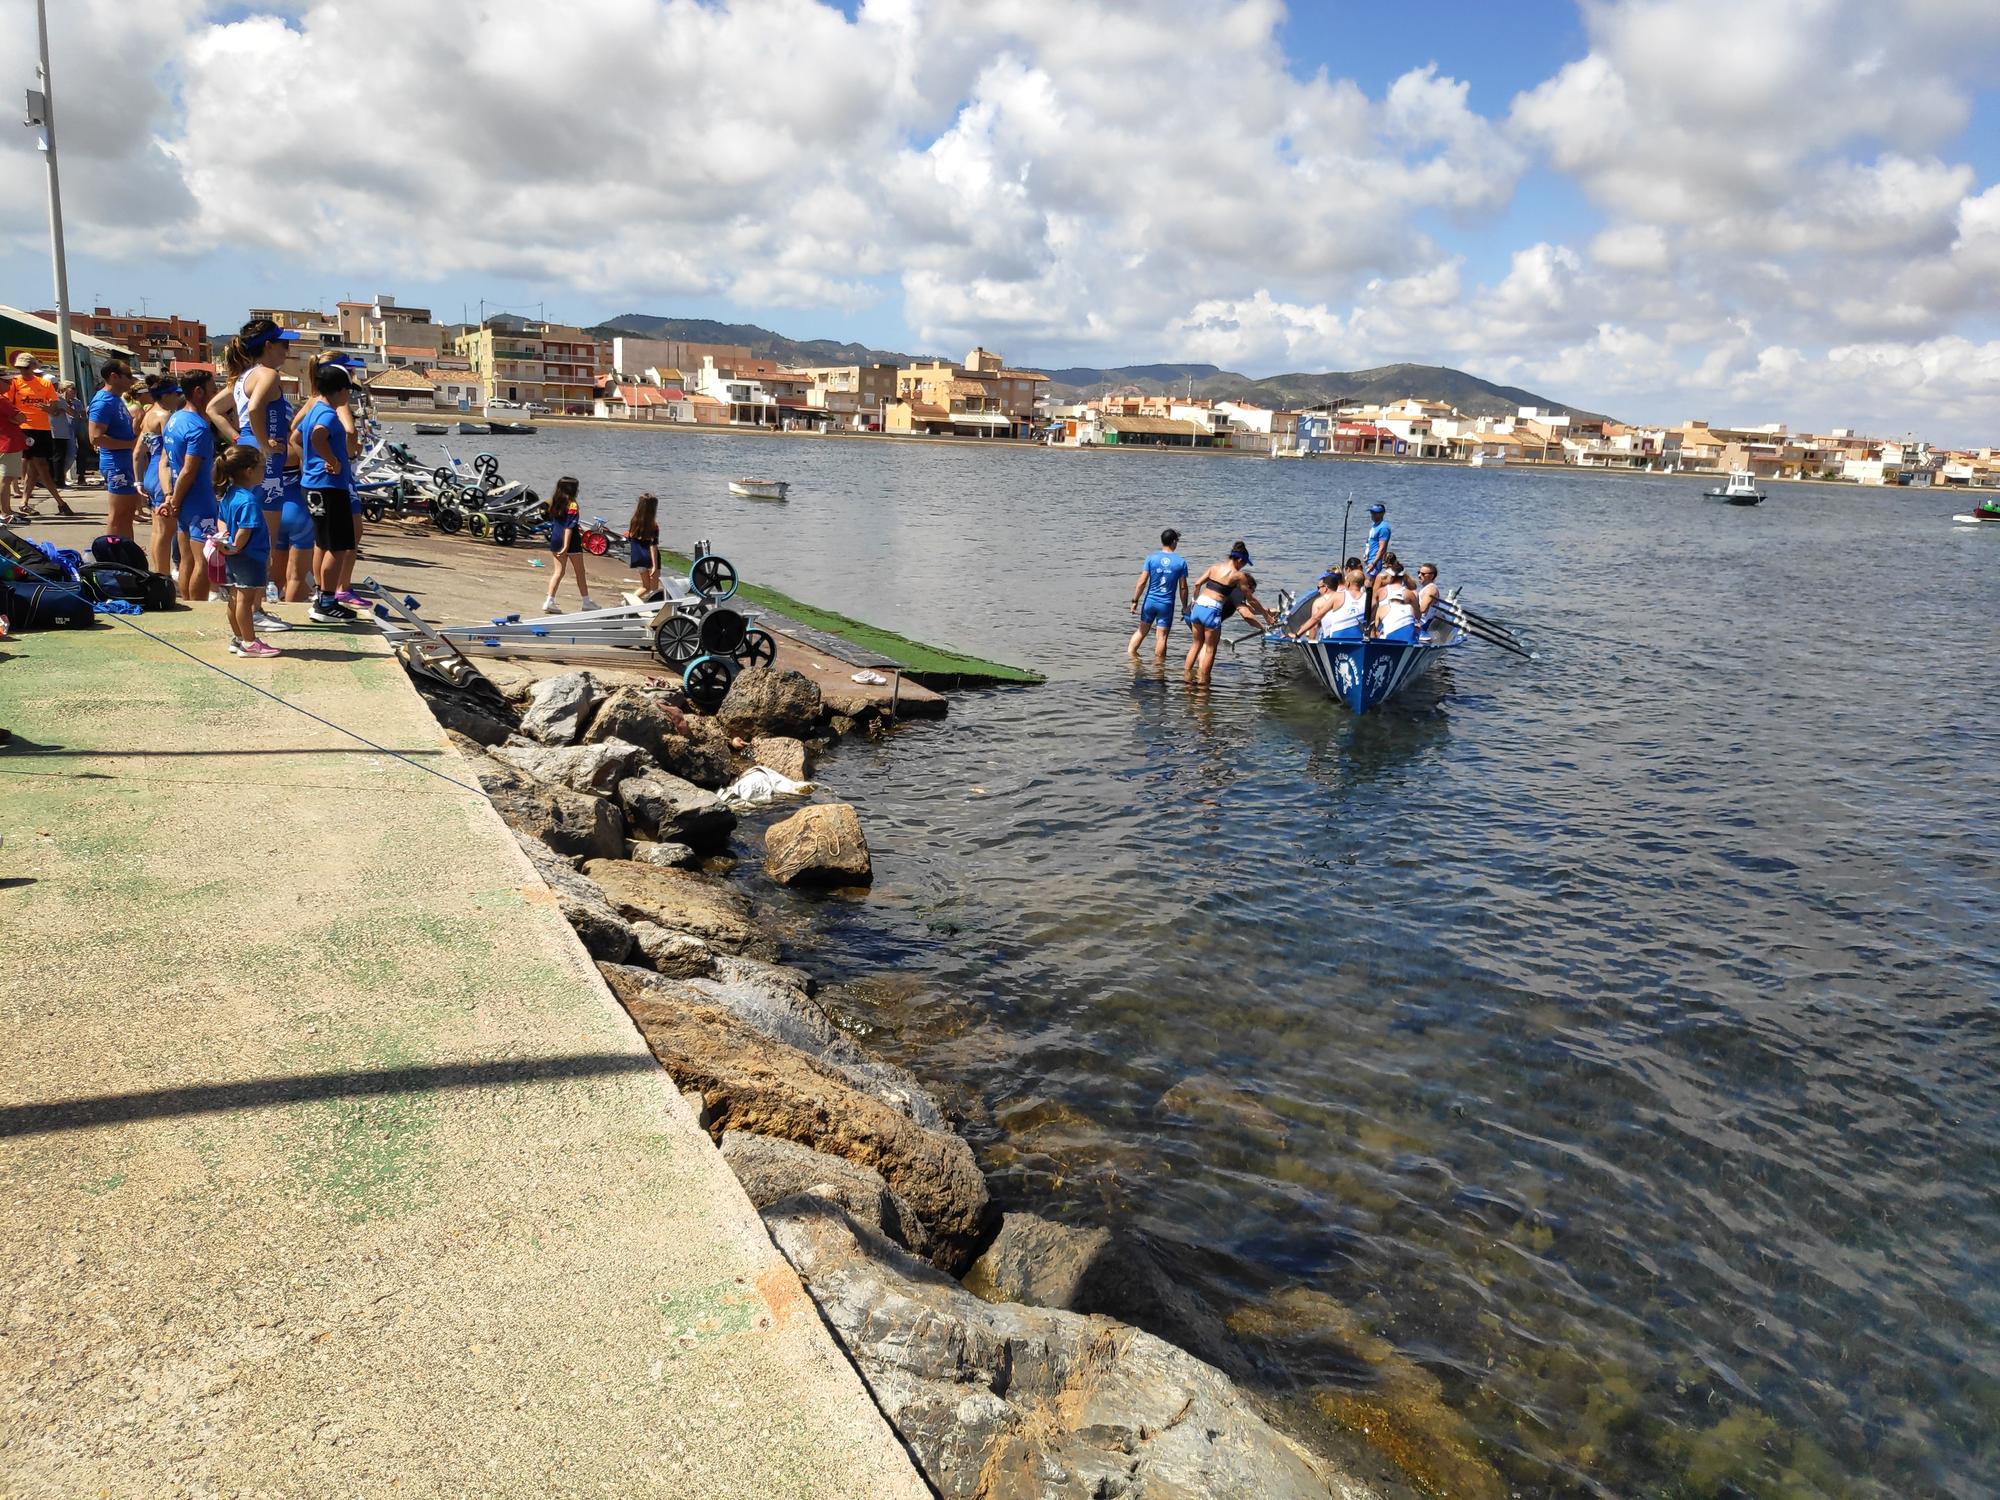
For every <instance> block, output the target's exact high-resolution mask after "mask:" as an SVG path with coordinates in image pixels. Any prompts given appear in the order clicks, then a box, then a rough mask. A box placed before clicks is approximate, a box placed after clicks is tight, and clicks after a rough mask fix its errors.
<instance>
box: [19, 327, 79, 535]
mask: <svg viewBox="0 0 2000 1500" xmlns="http://www.w3.org/2000/svg"><path fill="white" fill-rule="evenodd" d="M13 396H14V406H15V408H16V409H17V410H18V411H19V412H20V413H21V430H22V431H23V432H24V433H26V434H27V438H28V455H27V459H28V461H27V477H26V478H25V479H23V480H22V481H21V508H22V509H23V510H25V509H27V508H28V507H29V506H31V505H33V504H34V502H35V486H36V485H38V484H39V485H40V486H41V487H42V488H43V489H45V490H47V491H48V492H49V498H50V499H51V500H53V501H55V503H56V509H57V510H59V511H61V512H62V514H64V515H66V516H73V515H75V514H76V512H75V511H73V510H71V509H70V508H69V502H68V501H67V500H65V499H63V497H62V491H61V490H59V489H57V488H56V478H55V467H54V465H55V460H56V442H55V434H54V433H53V432H52V431H51V430H50V425H49V408H50V407H52V406H54V405H55V404H56V403H57V402H58V401H60V400H62V393H61V392H60V391H58V390H57V389H56V386H55V382H54V381H52V380H50V379H49V378H48V377H47V376H45V375H43V374H42V372H41V370H40V369H39V368H38V367H37V366H36V363H35V356H34V355H32V354H30V353H29V352H28V351H27V350H25V349H23V350H22V351H21V352H20V353H19V354H17V355H15V356H14V391H13Z"/></svg>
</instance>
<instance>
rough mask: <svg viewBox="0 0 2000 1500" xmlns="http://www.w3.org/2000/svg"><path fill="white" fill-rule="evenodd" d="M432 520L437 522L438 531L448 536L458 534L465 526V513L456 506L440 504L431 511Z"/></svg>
mask: <svg viewBox="0 0 2000 1500" xmlns="http://www.w3.org/2000/svg"><path fill="white" fill-rule="evenodd" d="M431 519H432V520H433V521H435V522H437V529H438V530H439V531H442V532H443V533H444V534H445V535H446V536H451V535H453V534H454V533H456V532H457V530H458V529H459V527H461V526H463V525H464V524H465V512H464V511H462V510H460V509H459V508H458V507H457V506H456V505H445V504H439V505H436V506H434V507H432V509H431Z"/></svg>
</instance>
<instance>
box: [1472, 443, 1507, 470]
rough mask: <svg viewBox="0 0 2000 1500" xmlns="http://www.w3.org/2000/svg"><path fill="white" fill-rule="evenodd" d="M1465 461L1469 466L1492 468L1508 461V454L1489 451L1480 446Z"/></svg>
mask: <svg viewBox="0 0 2000 1500" xmlns="http://www.w3.org/2000/svg"><path fill="white" fill-rule="evenodd" d="M1465 462H1466V465H1467V467H1469V468H1474V469H1492V468H1497V467H1498V466H1499V465H1501V464H1504V463H1506V462H1507V455H1506V454H1504V453H1488V452H1487V451H1486V450H1485V449H1484V448H1479V449H1475V450H1474V451H1473V455H1472V457H1470V458H1468V459H1467V460H1466V461H1465Z"/></svg>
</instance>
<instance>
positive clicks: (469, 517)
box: [465, 510, 486, 536]
mask: <svg viewBox="0 0 2000 1500" xmlns="http://www.w3.org/2000/svg"><path fill="white" fill-rule="evenodd" d="M465 529H466V530H467V531H469V532H471V533H472V534H473V535H474V536H485V535H486V513H485V512H484V511H477V510H469V511H467V512H466V513H465Z"/></svg>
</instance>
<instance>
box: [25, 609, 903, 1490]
mask: <svg viewBox="0 0 2000 1500" xmlns="http://www.w3.org/2000/svg"><path fill="white" fill-rule="evenodd" d="M142 623H143V624H144V625H145V626H146V627H147V628H149V629H152V630H155V631H157V632H159V633H160V634H162V635H163V636H164V637H165V638H166V639H167V640H169V641H171V642H173V643H175V644H177V645H179V646H181V647H184V648H185V649H186V650H187V651H189V652H192V653H193V654H194V655H195V656H196V657H198V658H201V659H202V660H204V661H207V662H213V663H216V664H221V665H226V666H228V667H229V668H230V669H231V670H233V671H235V672H238V673H239V674H241V675H242V676H243V677H245V678H247V679H249V680H251V681H253V682H256V683H258V684H260V685H263V686H265V687H268V688H271V689H273V690H275V691H278V692H280V693H282V694H285V695H287V696H289V697H291V698H293V699H295V700H296V701H298V702H300V703H301V704H303V705H305V706H307V707H310V708H311V709H313V710H314V711H315V712H317V713H320V714H323V715H325V716H326V717H328V718H330V719H333V720H335V721H336V722H339V723H342V724H345V725H348V726H349V727H351V728H352V729H354V730H355V731H357V732H358V733H360V734H362V735H364V736H366V737H367V738H368V739H370V740H373V741H375V742H376V743H377V744H380V745H383V746H388V747H391V748H393V749H396V750H398V751H401V752H402V753H404V754H405V755H407V756H408V757H409V761H413V762H416V763H417V764H411V763H409V762H406V761H403V760H398V759H395V758H393V757H392V756H389V755H385V754H380V753H377V752H375V751H372V750H369V749H368V748H367V747H365V746H361V745H357V744H355V743H354V742H353V741H351V740H346V739H343V738H342V737H341V736H339V735H337V734H336V733H334V732H333V731H331V730H329V729H327V728H325V727H323V726H321V725H318V724H315V723H313V722H312V721H310V720H308V719H305V718H303V717H300V716H299V715H297V714H294V713H291V712H289V711H287V710H286V709H285V708H283V707H280V706H279V705H277V704H274V703H271V702H270V701H268V700H265V699H262V698H259V697H257V696H256V695H254V694H252V693H250V692H249V691H248V690H246V689H245V688H243V687H241V686H239V685H237V684H235V683H232V682H229V681H227V680H225V679H223V678H221V677H219V676H217V675H216V674H215V673H213V672H211V671H208V670H206V669H205V668H204V667H202V666H201V665H199V664H197V663H196V662H194V661H190V660H188V659H187V658H186V657H184V656H180V655H177V654H176V653H174V652H173V651H171V650H169V649H167V647H166V646H164V645H160V644H156V643H154V642H152V641H149V640H148V639H146V638H145V637H143V636H140V635H138V634H136V633H134V632H132V631H130V630H127V629H124V628H122V627H106V628H99V629H96V630H91V631H85V632H76V633H60V634H51V633H43V634H36V635H32V636H28V637H24V638H21V639H19V640H16V641H7V642H0V726H5V727H6V728H8V729H10V730H12V731H13V733H14V735H15V744H14V746H13V747H12V748H9V749H5V750H0V835H4V838H5V841H6V842H5V847H4V848H0V951H4V952H5V954H6V959H7V973H6V983H5V984H4V985H0V1049H4V1052H5V1055H6V1056H7V1058H8V1067H7V1069H6V1070H5V1074H4V1078H0V1122H4V1127H5V1133H4V1134H0V1296H4V1299H5V1305H6V1306H7V1308H8V1310H9V1327H8V1337H7V1338H6V1339H5V1340H4V1341H0V1391H4V1394H0V1473H4V1474H5V1475H6V1481H5V1483H4V1484H0V1489H4V1490H5V1491H6V1493H7V1494H9V1495H10V1496H11V1495H20V1496H71V1495H81V1494H93V1495H94V1494H115V1495H126V1494H132V1495H138V1494H149V1495H150V1494H218V1495H221V1494H230V1495H234V1494H271V1495H280V1494H282V1495H332V1494H389V1493H395V1494H408V1495H454V1496H455V1495H473V1494H477V1495H490V1496H514V1495H521V1496H526V1495H534V1496H543V1495H618V1496H655V1495H669V1496H690V1497H692V1496H700V1497H703V1500H711V1497H721V1496H746V1497H748V1496H760V1497H761V1496H816V1497H817V1496H853V1497H857V1500H859V1497H868V1500H874V1497H878V1496H890V1497H910V1500H915V1497H918V1496H921V1495H924V1494H925V1493H927V1492H926V1490H925V1488H924V1486H923V1484H922V1482H921V1480H920V1479H919V1478H918V1477H917V1475H916V1473H915V1471H914V1470H913V1469H912V1467H911V1465H910V1463H909V1460H908V1458H907V1456H906V1455H905V1454H904V1452H903V1450H902V1448H901V1447H900V1445H899V1444H898V1443H897V1441H896V1439H895V1436H894V1434H893V1432H891V1431H890V1429H889V1428H888V1426H887V1424H886V1423H885V1422H884V1421H883V1420H882V1418H881V1416H880V1414H879V1413H878V1412H877V1411H876V1409H875V1407H874V1406H873V1404H872V1403H871V1401H870V1400H869V1398H868V1395H867V1393H866V1391H865V1389H864V1388H863V1387H862V1385H861V1383H860V1381H859V1379H858V1377H857V1376H856V1375H855V1374H854V1372H853V1370H852V1368H851V1367H850V1366H849V1365H848V1364H847V1363H846V1361H845V1359H844V1358H843V1357H842V1355H841V1354H840V1352H839V1350H838V1349H837V1348H836V1347H835V1345H834V1344H833V1342H832V1340H831V1338H830V1337H829V1335H828V1334H827V1333H826V1332H825V1330H824V1328H823V1327H822V1326H821V1324H820V1322H819V1320H818V1318H817V1316H816V1314H815V1313H814V1311H813V1309H812V1305H811V1302H810V1300H809V1299H808V1298H807V1297H806V1296H805V1294H804V1292H803V1290H802V1289H801V1288H800V1287H799V1285H798V1282H797V1280H796V1278H795V1277H794V1276H793V1275H792V1273H791V1271H790V1269H789V1267H787V1266H786V1265H785V1263H784V1261H783V1259H782V1258H781V1257H780V1256H779V1255H778V1254H777V1253H776V1251H775V1250H774V1249H773V1248H772V1246H771V1244H770V1241H769V1239H768V1237H767V1236H766V1235H765V1234H764V1232H763V1228H762V1225H761V1224H760V1222H759V1221H758V1219H757V1217H756V1214H755V1212H754V1210H752V1208H751V1207H750V1205H749V1203H748V1202H747V1200H745V1198H744V1197H743V1195H742V1192H741V1190H740V1189H739V1188H738V1186H737V1184H736V1182H735V1179H734V1178H733V1177H732V1176H731V1175H730V1173H729V1171H728V1169H727V1168H726V1167H725V1166H724V1165H723V1163H722V1161H721V1159H720V1157H719V1156H718V1155H717V1154H716V1152H715V1150H714V1149H713V1147H712V1146H711V1145H710V1143H709V1142H708V1140H707V1138H706V1137H705V1136H704V1135H703V1134H702V1133H701V1132H700V1130H699V1129H698V1128H697V1126H696V1125H695V1123H694V1121H693V1119H692V1118H691V1116H690V1114H689V1112H688V1110H687V1108H686V1106H685V1105H684V1104H683V1102H682V1101H681V1099H680V1097H679V1094H678V1092H677V1091H676V1090H675V1088H674V1087H673V1084H672V1081H671V1080H670V1079H668V1078H667V1077H666V1075H665V1074H664V1073H662V1072H661V1071H660V1070H659V1069H658V1068H657V1066H655V1065H653V1063H652V1061H651V1059H650V1057H649V1056H648V1054H647V1053H646V1050H645V1047H644V1045H643V1043H642V1042H641V1041H640V1039H639V1037H638V1036H637V1034H636V1033H635V1032H634V1030H633V1028H632V1026H631V1023H630V1022H629V1020H628V1019H627V1018H626V1016H625V1015H624V1013H623V1012H622V1011H621V1010H620V1009H619V1008H618V1007H617V1005H616V1003H615V1002H614V1001H613V1000H612V999H611V997H610V995H609V994H608V993H607V992H606V991H605V989H604V987H603V985H602V982H601V981H600V979H599V977H598V975H597V973H596V971H595V969H594V967H593V966H592V965H591V964H590V963H589V961H588V959H587V958H586V956H585V955H584V953H583V951H582V949H581V948H580V947H579V946H578V945H577V943H576V941H575V938H574V936H573V935H572V934H571V933H570V931H569V929H568V927H567V926H566V925H565V924H564V923H563V921H562V920H561V918H560V916H559V915H558V914H557V912H556V910H555V908H554V906H553V904H552V903H551V899H550V896H549V893H548V891H547V890H546V888H545V887H543V886H542V884H541V882H540V880H539V879H538V878H537V877H536V876H535V874H534V872H533V870H532V868H531V867H530V866H529V865H528V864H527V863H526V861H525V859H524V858H523V857H522V855H521V853H520V851H519V850H518V849H517V848H516V847H515V845H514V843H513V840H512V838H511V836H510V835H509V834H508V833H507V832H506V830H505V829H504V828H503V827H501V825H500V824H499V822H498V820H497V819H496V818H495V816H494V814H493V812H492V810H491V809H490V808H489V807H488V806H487V805H486V803H485V801H484V799H482V798H480V797H479V796H477V795H476V794H473V793H469V792H467V791H465V790H462V789H460V788H459V787H456V786H453V785H451V784H449V783H447V782H446V781H443V780H440V779H438V778H437V777H435V776H432V775H428V774H426V773H425V772H424V771H423V770H420V769H418V768H417V766H418V765H423V766H430V767H434V768H436V769H437V770H439V771H442V772H443V773H445V774H446V775H449V776H454V777H457V778H459V779H469V777H468V774H467V772H466V770H465V768H464V767H463V766H462V765H461V764H460V763H459V762H458V760H457V758H456V756H455V755H454V754H453V752H452V751H451V750H450V749H449V747H448V746H446V745H445V744H444V743H443V740H442V735H441V734H440V732H439V731H438V728H437V726H436V724H435V723H434V722H433V721H432V720H431V719H430V717H429V715H428V713H427V712H426V711H425V710H424V709H423V707H422V706H421V704H420V702H419V701H418V699H417V698H416V696H415V694H414V693H413V692H411V691H410V689H409V687H408V684H407V683H406V682H405V681H404V679H403V676H402V672H401V669H400V668H399V667H398V666H396V665H395V663H394V662H393V660H392V659H390V658H389V657H388V656H387V655H386V654H385V653H383V652H382V650H381V648H380V644H379V641H378V640H377V639H375V638H374V637H373V636H372V635H366V634H363V635H346V634H342V633H341V632H339V631H336V630H299V631H295V632H293V633H292V634H291V635H289V636H287V637H285V638H284V644H285V645H286V646H287V647H288V648H294V649H293V650H292V654H290V655H288V656H286V657H281V658H279V659H277V660H276V661H270V662H249V661H242V660H238V659H233V658H230V657H228V656H227V654H226V652H225V649H224V647H225V635H224V627H223V623H222V620H221V618H220V610H219V609H217V608H216V607H215V606H212V605H210V606H197V607H196V608H194V609H192V610H187V611H178V612H174V613H171V614H167V615H164V616H148V617H146V618H145V619H144V620H143V621H142Z"/></svg>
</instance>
